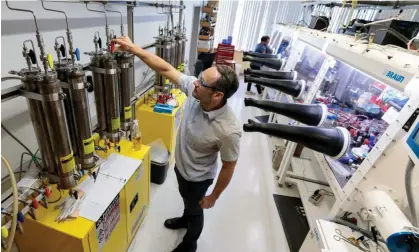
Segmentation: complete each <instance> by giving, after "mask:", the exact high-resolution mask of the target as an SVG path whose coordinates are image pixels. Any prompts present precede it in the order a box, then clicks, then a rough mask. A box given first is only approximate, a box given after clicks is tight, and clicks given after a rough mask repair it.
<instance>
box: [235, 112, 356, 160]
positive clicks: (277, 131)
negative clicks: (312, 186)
mask: <svg viewBox="0 0 419 252" xmlns="http://www.w3.org/2000/svg"><path fill="white" fill-rule="evenodd" d="M243 130H244V131H245V132H260V133H263V134H267V135H270V136H275V137H279V138H283V139H286V140H288V141H292V142H295V143H299V144H301V145H303V146H304V147H307V148H309V149H312V150H314V151H317V152H320V153H323V154H326V155H328V156H330V157H332V158H334V159H339V158H341V157H342V156H343V155H344V154H345V153H346V152H347V151H348V149H349V145H350V144H349V141H350V135H349V132H348V131H347V130H346V129H344V128H340V127H337V128H330V127H312V126H306V127H304V126H289V125H283V124H276V123H257V122H255V121H253V120H250V119H249V120H248V123H246V124H244V125H243Z"/></svg>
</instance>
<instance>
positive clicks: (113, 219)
mask: <svg viewBox="0 0 419 252" xmlns="http://www.w3.org/2000/svg"><path fill="white" fill-rule="evenodd" d="M120 219H121V207H120V201H119V194H118V195H116V197H115V199H114V200H113V201H112V202H111V204H110V205H109V206H108V208H107V209H106V210H105V212H104V213H103V214H102V216H100V218H99V220H98V221H97V222H96V235H97V240H98V241H99V249H102V248H103V246H104V245H105V243H106V241H107V240H108V239H109V237H110V236H111V234H112V232H113V230H114V229H115V227H116V225H117V224H118V222H119V220H120Z"/></svg>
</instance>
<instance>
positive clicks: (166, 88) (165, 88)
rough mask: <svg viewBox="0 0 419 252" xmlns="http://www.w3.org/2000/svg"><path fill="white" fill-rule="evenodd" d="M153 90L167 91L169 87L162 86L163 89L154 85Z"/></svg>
mask: <svg viewBox="0 0 419 252" xmlns="http://www.w3.org/2000/svg"><path fill="white" fill-rule="evenodd" d="M154 89H158V90H169V87H168V86H167V85H166V86H164V87H162V86H158V85H154Z"/></svg>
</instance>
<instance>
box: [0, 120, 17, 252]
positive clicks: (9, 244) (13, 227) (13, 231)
mask: <svg viewBox="0 0 419 252" xmlns="http://www.w3.org/2000/svg"><path fill="white" fill-rule="evenodd" d="M2 127H3V125H2ZM1 161H2V162H3V163H4V165H5V166H6V168H7V170H8V171H9V176H10V180H11V182H12V190H13V205H12V206H13V213H12V225H11V227H10V229H11V231H10V234H9V238H8V239H7V248H6V252H10V250H11V249H12V245H13V241H14V239H15V234H16V224H17V213H18V211H19V209H18V198H19V195H18V193H17V184H16V178H15V175H14V173H13V170H12V167H10V164H9V162H8V161H7V159H6V158H5V157H4V156H3V155H1Z"/></svg>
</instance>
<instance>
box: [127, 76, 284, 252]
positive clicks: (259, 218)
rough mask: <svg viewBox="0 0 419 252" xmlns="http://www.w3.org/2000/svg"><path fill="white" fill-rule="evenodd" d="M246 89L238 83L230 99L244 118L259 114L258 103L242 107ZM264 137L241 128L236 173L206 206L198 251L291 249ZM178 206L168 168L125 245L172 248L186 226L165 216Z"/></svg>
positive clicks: (160, 251)
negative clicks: (177, 227)
mask: <svg viewBox="0 0 419 252" xmlns="http://www.w3.org/2000/svg"><path fill="white" fill-rule="evenodd" d="M245 89H246V87H245V85H244V84H243V83H242V84H241V85H240V89H239V90H238V91H237V93H236V94H235V95H234V96H233V97H232V98H231V101H230V102H229V103H230V106H231V107H232V108H233V109H234V110H235V112H236V115H237V117H238V119H239V121H241V122H242V123H245V122H246V121H247V119H249V118H253V117H254V116H257V115H260V114H261V112H260V110H259V109H256V108H251V107H244V104H243V98H244V96H245V95H244V93H245V91H246V90H245ZM268 142H269V138H268V137H267V136H265V135H263V134H259V133H244V134H243V137H242V140H241V153H240V158H239V160H238V164H237V167H236V172H235V174H234V177H233V179H232V181H231V183H230V185H229V186H228V188H227V189H226V190H225V191H224V193H223V195H222V196H221V198H220V199H219V200H218V201H217V202H216V205H215V207H214V208H212V209H210V210H206V211H205V226H204V231H203V232H202V235H201V237H200V239H199V242H198V252H210V251H211V252H214V251H216V252H236V251H238V252H286V251H289V249H288V245H287V242H286V239H285V235H284V231H283V229H282V225H281V220H280V218H279V215H278V213H277V210H276V207H275V204H274V201H273V197H272V194H273V193H274V192H277V188H275V186H274V185H275V183H274V173H273V171H272V169H271V162H270V153H269V152H270V148H269V147H268ZM214 184H215V183H214ZM214 184H213V185H214ZM212 188H213V187H211V188H210V189H209V191H211V190H212ZM182 211H183V203H182V201H181V198H180V195H179V193H178V191H177V181H176V177H175V174H174V171H173V168H170V169H169V172H168V176H167V180H166V182H165V183H164V184H163V185H160V186H157V185H154V184H153V185H152V192H151V205H150V209H149V211H148V215H147V216H146V219H145V221H144V223H143V225H142V227H141V228H140V230H139V231H138V233H137V235H136V238H135V239H134V241H133V242H132V244H131V247H130V250H129V251H139V252H140V251H141V252H167V251H171V250H172V249H174V248H175V247H176V245H177V244H178V243H179V242H180V241H181V240H182V237H183V235H184V233H185V231H172V230H168V229H166V228H164V226H163V222H164V220H165V219H167V218H170V217H174V216H179V215H181V213H182Z"/></svg>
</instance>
